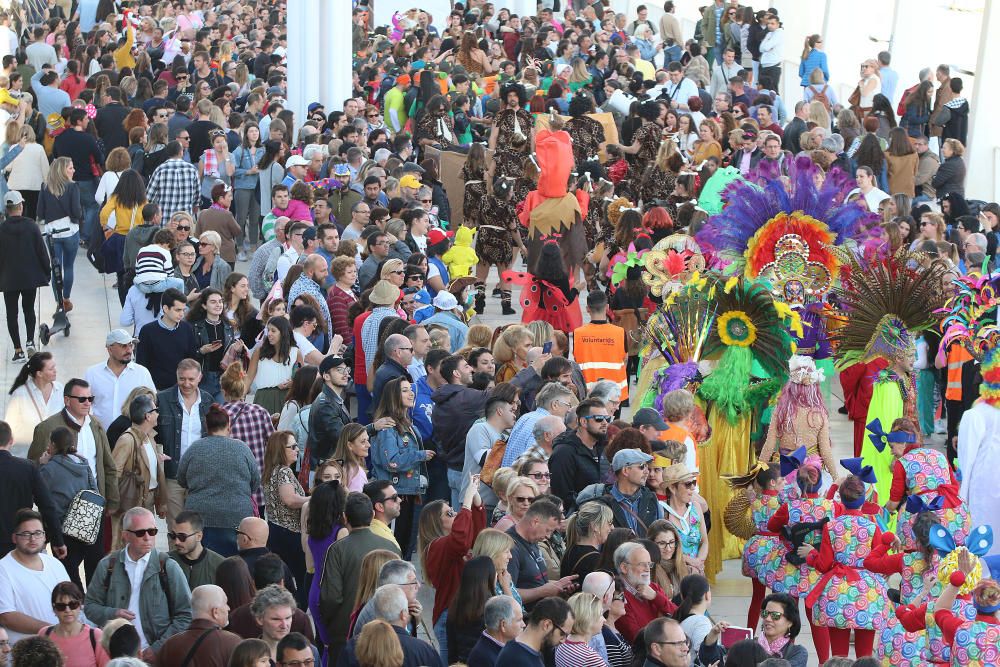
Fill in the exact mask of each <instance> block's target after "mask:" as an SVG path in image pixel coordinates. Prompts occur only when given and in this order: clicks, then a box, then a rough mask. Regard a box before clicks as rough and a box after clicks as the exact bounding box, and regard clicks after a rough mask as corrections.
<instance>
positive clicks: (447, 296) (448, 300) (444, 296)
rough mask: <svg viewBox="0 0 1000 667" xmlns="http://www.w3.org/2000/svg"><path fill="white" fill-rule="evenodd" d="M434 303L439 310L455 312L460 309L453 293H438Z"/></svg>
mask: <svg viewBox="0 0 1000 667" xmlns="http://www.w3.org/2000/svg"><path fill="white" fill-rule="evenodd" d="M432 303H433V304H434V307H435V308H437V309H438V310H454V309H456V308H458V299H456V298H455V295H454V294H452V293H451V292H444V291H442V292H438V293H437V296H435V297H434V301H432Z"/></svg>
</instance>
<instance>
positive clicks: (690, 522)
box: [660, 503, 701, 558]
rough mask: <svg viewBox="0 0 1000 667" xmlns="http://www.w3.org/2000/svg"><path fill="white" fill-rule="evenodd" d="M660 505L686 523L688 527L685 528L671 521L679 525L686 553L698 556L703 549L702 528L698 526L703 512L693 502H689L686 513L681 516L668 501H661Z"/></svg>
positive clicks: (686, 554) (678, 528)
mask: <svg viewBox="0 0 1000 667" xmlns="http://www.w3.org/2000/svg"><path fill="white" fill-rule="evenodd" d="M660 505H661V506H662V507H663V511H664V512H667V513H668V514H670V516H672V517H674V518H676V519H680V521H681V522H682V523H684V524H686V526H687V529H686V530H685V528H683V527H681V526H677V524H676V523H675V522H673V521H671V523H673V524H674V526H676V527H677V532H678V533H679V534H680V538H681V544H680V546H681V549H683V551H684V555H685V556H691V557H692V558H697V557H698V552H699V551H700V550H701V530H700V529H699V528H698V524H699V523H701V514H700V513H699V512H698V510H697V509H696V508H695V506H694V504H693V503H689V504H688V509H687V512H685V513H684V516H679V515H678V514H677V513H676V512H674V510H673V509H672V508H671V507H670V506H669V505H667V504H666V503H660Z"/></svg>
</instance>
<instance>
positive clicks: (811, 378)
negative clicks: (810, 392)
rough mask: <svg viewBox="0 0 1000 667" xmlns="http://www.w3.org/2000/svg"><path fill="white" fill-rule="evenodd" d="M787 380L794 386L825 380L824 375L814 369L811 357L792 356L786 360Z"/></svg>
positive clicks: (819, 370) (814, 364) (814, 363)
mask: <svg viewBox="0 0 1000 667" xmlns="http://www.w3.org/2000/svg"><path fill="white" fill-rule="evenodd" d="M788 379H789V380H791V381H792V382H794V383H796V384H816V383H817V382H822V381H823V380H824V379H826V373H824V372H823V370H822V369H818V368H816V362H815V361H813V358H812V357H807V356H804V355H801V354H793V355H792V356H791V358H790V359H789V360H788Z"/></svg>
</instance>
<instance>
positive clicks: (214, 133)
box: [208, 130, 226, 139]
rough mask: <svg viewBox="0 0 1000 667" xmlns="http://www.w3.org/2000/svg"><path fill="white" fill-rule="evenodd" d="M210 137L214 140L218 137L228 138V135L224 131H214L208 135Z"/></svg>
mask: <svg viewBox="0 0 1000 667" xmlns="http://www.w3.org/2000/svg"><path fill="white" fill-rule="evenodd" d="M208 136H210V137H212V138H213V139H215V138H216V137H224V136H226V133H225V132H224V131H223V130H212V131H211V132H209V133H208Z"/></svg>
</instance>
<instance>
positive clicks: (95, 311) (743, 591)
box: [0, 252, 941, 664]
mask: <svg viewBox="0 0 1000 667" xmlns="http://www.w3.org/2000/svg"><path fill="white" fill-rule="evenodd" d="M75 268H76V284H75V285H74V288H73V303H74V305H75V308H74V309H73V312H71V313H70V315H69V318H70V321H71V323H72V327H71V331H70V335H69V336H68V337H64V336H62V335H58V336H56V337H55V338H53V339H52V340H51V341H50V342H49V345H48V347H47V348H45V349H48V350H49V351H51V352H52V353H53V354H54V355H55V357H56V361H57V363H58V373H59V380H60V381H62V382H65V381H66V380H68V379H70V378H73V377H83V374H84V372H85V371H86V369H87V367H89V366H91V365H93V364H95V363H98V362H100V361H102V360H104V359H105V358H106V354H105V350H104V337H105V335H106V334H107V332H108V331H109V330H110V329H112V328H118V326H119V325H118V316H119V314H120V312H121V307H120V306H119V305H118V294H117V291H116V290H115V289H114V287H113V285H114V277H113V276H102V275H100V274H98V273H97V272H96V271H95V270H94V268H93V267H92V266H91V265H90V263H89V262H87V260H86V258H85V257H84V255H83V253H82V252H81V253H80V255H79V257H78V258H77V262H76V267H75ZM236 268H237V270H238V271H245V270H246V268H247V263H240V264H238V265H237V267H236ZM495 280H496V275H495V271H494V273H493V274H492V275H491V278H490V283H491V284H490V289H492V287H493V284H494V281H495ZM585 298H586V297H585V296H581V299H585ZM515 299H516V292H515ZM38 301H39V303H40V310H41V314H42V317H41V319H40V320H39V323H42V322H47V323H49V324H51V319H52V313H53V312H54V310H55V303H54V301H53V298H52V291H51V290H50V289H47V288H46V289H43V290H41V292H40V298H39V299H38ZM2 308H3V306H2V304H0V309H2ZM499 311H500V305H499V301H498V299H495V298H490V299H489V301H488V305H487V312H486V314H485V315H484V316H482V317H481V318H478V320H477V321H481V322H482V323H483V324H487V325H489V326H491V327H495V326H498V325H500V324H505V323H509V322H511V321H517V319H518V316H509V317H503V316H501V315H500V314H499ZM21 326H22V331H23V326H24V324H23V322H22V324H21ZM2 349H3V373H2V376H0V377H2V385H0V386H2V389H3V391H2V392H0V414H3V412H4V411H5V410H6V403H7V390H8V389H9V388H10V385H11V383H12V382H13V381H14V378H15V377H16V375H17V373H18V371H19V370H20V368H21V365H20V364H12V363H11V362H10V358H11V356H12V355H13V353H14V351H13V348H12V346H11V343H10V340H9V339H8V337H7V336H6V335H5V336H4V344H3V348H2ZM834 393H835V394H839V393H840V391H839V386H837V385H835V387H834ZM840 405H841V401H840V400H839V399H838V398H836V397H834V398H833V399H832V401H831V405H830V411H831V414H832V417H831V429H830V435H831V438H832V439H833V444H834V456H835V457H836V458H838V459H839V458H845V457H848V456H851V454H852V444H851V443H852V438H853V430H852V427H851V423H850V422H849V421H848V420H847V418H846V417H844V416H842V415H839V414H837V413H836V408H838V407H839V406H840ZM940 441H941V437H940V436H938V437H937V438H936V440H935V442H934V444H935V445H937V446H940V445H941V442H940ZM17 452H18V453H19V454H20V455H22V456H23V455H24V454H25V452H26V448H25V447H23V446H22V447H18V448H17ZM720 520H721V518H720ZM160 524H161V532H160V535H159V537H158V539H157V548H165V547H166V525H165V523H164V522H162V521H161V522H160ZM418 571H419V568H418ZM712 594H713V605H712V609H711V614H712V616H713V617H714V618H716V619H719V620H726V621H729V622H730V623H732V624H733V625H739V626H743V625H745V624H746V611H747V604H748V602H749V600H750V595H751V591H750V582H749V580H748V579H746V578H745V577H743V576H742V574H741V572H740V563H739V561H737V560H732V561H727V562H726V563H725V567H724V569H723V571H722V572H721V573H719V575H718V578H717V581H716V583H715V585H714V586H713V589H712ZM421 600H422V602H423V605H424V608H425V609H427V610H430V609H431V608H432V607H433V590H432V589H431V588H430V587H424V588H423V589H422V592H421ZM800 643H802V644H803V645H805V646H807V647H808V649H809V651H810V655H811V656H812V659H811V660H810V664H817V663H816V657H815V652H814V651H813V645H812V639H811V637H810V636H809V631H808V624H806V623H803V634H802V636H801V637H800Z"/></svg>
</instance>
